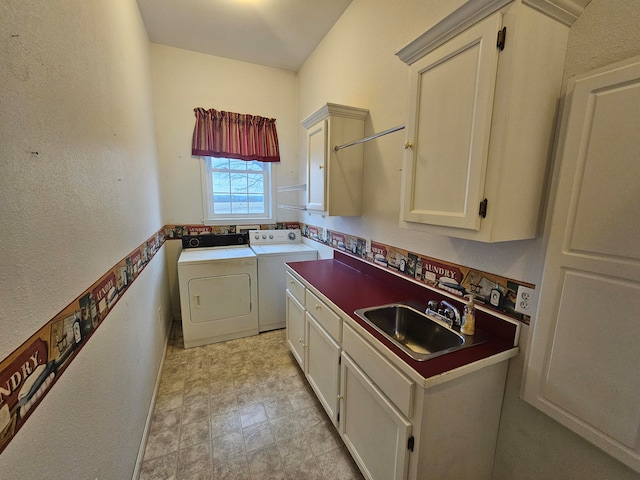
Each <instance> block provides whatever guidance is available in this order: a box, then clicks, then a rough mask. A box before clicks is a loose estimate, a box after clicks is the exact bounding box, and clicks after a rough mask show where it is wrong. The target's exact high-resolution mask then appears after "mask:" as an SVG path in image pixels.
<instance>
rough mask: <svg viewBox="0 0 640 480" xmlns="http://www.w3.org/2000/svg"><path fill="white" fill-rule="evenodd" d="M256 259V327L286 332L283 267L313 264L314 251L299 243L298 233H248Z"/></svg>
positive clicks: (282, 231) (315, 255)
mask: <svg viewBox="0 0 640 480" xmlns="http://www.w3.org/2000/svg"><path fill="white" fill-rule="evenodd" d="M249 242H250V244H251V249H252V250H253V251H254V252H255V253H256V255H258V324H259V330H260V331H261V332H266V331H268V330H275V329H278V328H285V325H286V313H285V308H286V307H285V291H286V288H287V285H286V281H285V263H287V262H299V261H303V260H316V259H317V258H318V252H317V250H315V249H313V248H311V247H309V246H308V245H305V244H303V243H302V235H301V233H300V230H250V231H249Z"/></svg>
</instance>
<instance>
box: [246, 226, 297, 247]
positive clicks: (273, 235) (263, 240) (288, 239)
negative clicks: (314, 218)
mask: <svg viewBox="0 0 640 480" xmlns="http://www.w3.org/2000/svg"><path fill="white" fill-rule="evenodd" d="M301 242H302V234H301V233H300V229H295V230H249V243H250V244H251V245H273V244H283V243H285V244H290V243H301Z"/></svg>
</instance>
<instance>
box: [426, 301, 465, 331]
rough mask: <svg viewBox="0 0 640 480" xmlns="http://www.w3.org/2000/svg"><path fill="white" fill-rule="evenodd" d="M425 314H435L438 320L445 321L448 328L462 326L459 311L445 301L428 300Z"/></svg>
mask: <svg viewBox="0 0 640 480" xmlns="http://www.w3.org/2000/svg"><path fill="white" fill-rule="evenodd" d="M425 313H431V314H436V315H437V316H438V318H440V319H442V320H443V321H445V322H446V323H447V324H448V325H449V327H454V326H456V327H460V325H462V318H461V317H460V310H458V309H457V308H456V307H455V306H453V305H452V304H451V303H449V302H447V301H446V300H442V301H441V302H438V301H437V300H429V302H428V303H427V309H426V310H425Z"/></svg>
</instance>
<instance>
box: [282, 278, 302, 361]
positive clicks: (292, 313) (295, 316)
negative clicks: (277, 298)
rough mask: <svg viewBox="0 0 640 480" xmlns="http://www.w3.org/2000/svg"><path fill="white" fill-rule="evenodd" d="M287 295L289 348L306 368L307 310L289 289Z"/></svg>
mask: <svg viewBox="0 0 640 480" xmlns="http://www.w3.org/2000/svg"><path fill="white" fill-rule="evenodd" d="M286 295H287V297H286V307H287V311H286V317H287V318H286V320H287V344H288V345H289V350H291V353H292V354H293V356H294V357H295V359H296V361H297V362H298V364H299V365H300V368H302V369H303V370H304V357H305V353H304V350H305V347H306V344H305V336H306V335H305V319H304V312H305V310H304V307H303V306H302V304H301V303H300V302H298V300H296V298H295V297H294V296H293V294H292V293H291V292H290V291H289V290H287V294H286Z"/></svg>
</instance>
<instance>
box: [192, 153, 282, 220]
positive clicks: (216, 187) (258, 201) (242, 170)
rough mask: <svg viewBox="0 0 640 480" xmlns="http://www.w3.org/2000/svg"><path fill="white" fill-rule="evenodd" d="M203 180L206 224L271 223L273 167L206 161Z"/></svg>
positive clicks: (253, 162)
mask: <svg viewBox="0 0 640 480" xmlns="http://www.w3.org/2000/svg"><path fill="white" fill-rule="evenodd" d="M202 177H203V179H202V180H203V182H202V183H203V192H204V195H203V210H204V212H205V219H204V221H205V223H224V222H228V221H239V222H242V221H246V222H247V223H252V222H253V221H256V220H258V221H262V222H264V223H269V222H271V221H272V215H271V213H272V205H271V199H272V197H273V195H272V187H271V165H270V163H267V162H259V161H256V160H254V161H245V160H233V159H229V158H214V157H205V159H204V162H203V169H202Z"/></svg>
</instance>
